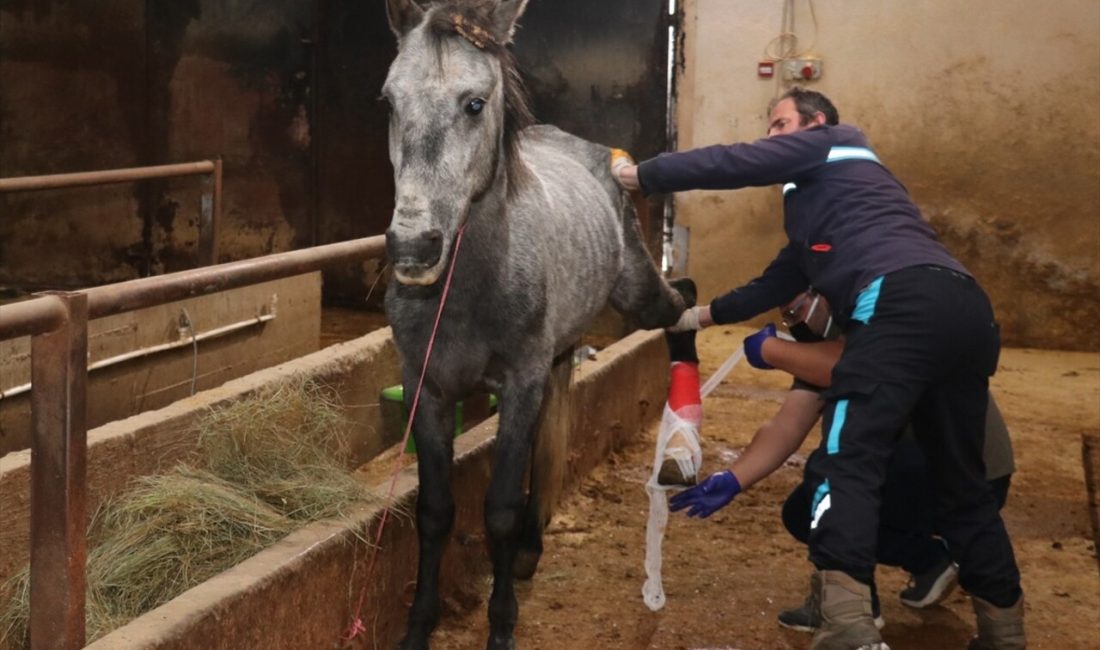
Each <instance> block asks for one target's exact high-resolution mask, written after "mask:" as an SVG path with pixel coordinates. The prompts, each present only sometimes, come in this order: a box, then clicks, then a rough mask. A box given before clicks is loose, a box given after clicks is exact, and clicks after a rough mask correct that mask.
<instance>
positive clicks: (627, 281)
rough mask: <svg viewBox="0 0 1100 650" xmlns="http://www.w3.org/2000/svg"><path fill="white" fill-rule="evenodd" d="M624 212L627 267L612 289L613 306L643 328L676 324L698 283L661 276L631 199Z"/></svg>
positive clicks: (624, 257)
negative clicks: (676, 281)
mask: <svg viewBox="0 0 1100 650" xmlns="http://www.w3.org/2000/svg"><path fill="white" fill-rule="evenodd" d="M623 214H624V217H623V240H624V246H623V267H622V271H621V272H620V274H619V277H618V278H617V279H616V281H615V286H614V287H613V288H612V290H611V296H610V298H609V300H610V302H611V306H612V307H614V308H615V310H616V311H618V312H619V313H621V314H623V315H624V316H627V317H628V318H630V319H632V320H633V321H635V324H636V325H637V326H638V327H641V328H642V329H656V328H660V327H668V326H670V325H674V324H675V323H676V321H677V320H679V318H680V314H682V313H683V312H684V309H686V308H687V307H688V306H690V305H691V304H694V302H695V295H694V294H695V285H694V283H690V282H691V281H690V280H688V283H690V284H688V283H680V284H679V285H678V286H676V287H673V286H671V285H670V284H669V283H668V282H667V281H666V280H665V279H664V278H663V277H661V272H660V271H659V270H658V269H657V265H656V264H654V263H653V259H652V258H651V257H650V256H649V251H648V250H646V247H645V244H644V243H643V241H642V235H641V231H640V230H639V229H638V219H637V217H636V213H635V212H634V206H633V205H632V203H631V202H630V201H623ZM688 294H690V295H688Z"/></svg>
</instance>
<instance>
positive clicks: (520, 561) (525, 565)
mask: <svg viewBox="0 0 1100 650" xmlns="http://www.w3.org/2000/svg"><path fill="white" fill-rule="evenodd" d="M541 557H542V554H541V553H536V552H534V551H518V552H517V553H516V561H515V562H513V563H512V575H513V576H514V577H515V578H516V579H517V580H530V579H531V576H533V575H535V571H536V570H537V569H538V568H539V558H541Z"/></svg>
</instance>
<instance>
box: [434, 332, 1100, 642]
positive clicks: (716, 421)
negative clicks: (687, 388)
mask: <svg viewBox="0 0 1100 650" xmlns="http://www.w3.org/2000/svg"><path fill="white" fill-rule="evenodd" d="M749 331H750V330H748V329H745V328H737V327H730V328H712V329H710V330H707V331H706V332H704V333H703V334H702V335H701V336H700V340H699V343H700V356H701V357H702V360H703V361H702V366H703V375H704V377H706V376H708V375H709V374H710V373H711V372H713V370H714V369H715V368H717V366H718V365H719V364H720V363H721V362H722V361H723V360H724V359H725V358H726V356H728V355H729V354H730V353H731V352H733V351H734V350H735V349H736V347H737V346H738V345H739V344H740V341H741V338H742V337H743V336H744V335H745V334H746V333H748V332H749ZM788 382H789V380H788V379H787V378H786V377H785V376H783V375H782V374H780V373H778V372H760V371H754V370H752V369H751V368H747V367H746V366H744V365H741V366H740V367H738V368H736V369H735V370H734V372H733V374H731V375H730V377H729V378H727V379H726V381H725V382H724V383H723V384H722V385H721V386H719V388H718V389H717V390H716V391H715V392H714V393H713V394H712V395H711V396H710V398H709V399H708V400H707V401H706V402H705V404H704V408H705V410H706V416H705V419H704V425H703V436H704V438H705V443H704V447H703V448H704V458H705V461H704V463H705V467H704V473H709V472H711V471H715V470H718V469H720V468H722V467H725V466H726V465H727V464H728V463H729V462H730V461H731V460H732V459H733V458H735V457H736V455H737V454H738V452H739V450H740V449H742V448H743V447H744V446H745V445H746V444H747V443H748V441H749V439H750V437H751V435H752V433H753V432H754V431H755V429H756V427H757V425H759V424H760V423H761V422H762V421H764V420H765V419H767V418H768V417H770V415H771V414H772V413H773V412H774V411H775V409H776V408H777V407H778V404H779V401H780V400H781V398H782V395H783V392H784V390H785V388H786V387H787V385H788ZM993 391H994V393H995V394H996V395H997V398H998V403H999V404H1000V406H1001V409H1002V411H1003V412H1004V416H1005V419H1006V421H1007V422H1008V425H1009V428H1010V430H1011V432H1012V434H1013V438H1014V441H1015V447H1016V459H1017V464H1018V466H1019V469H1018V472H1017V474H1016V475H1015V478H1014V480H1013V484H1012V490H1011V492H1010V496H1009V501H1008V505H1007V506H1006V509H1005V511H1004V515H1005V520H1006V523H1007V526H1008V529H1009V532H1010V533H1011V535H1012V538H1013V542H1014V544H1015V548H1016V552H1017V557H1018V559H1019V563H1020V567H1021V570H1022V573H1023V577H1024V589H1025V591H1026V594H1027V596H1026V598H1027V603H1026V608H1027V626H1028V635H1029V639H1030V642H1031V645H1030V647H1032V648H1058V649H1066V648H1082V649H1087V648H1091V649H1095V648H1100V573H1098V568H1097V567H1098V565H1097V559H1096V548H1095V545H1094V543H1093V536H1092V531H1091V528H1090V524H1089V519H1088V513H1087V510H1086V499H1087V497H1086V490H1085V485H1084V474H1083V468H1082V462H1081V434H1082V433H1086V432H1092V433H1096V432H1100V355H1098V354H1092V353H1060V352H1045V351H1034V350H1005V351H1004V352H1003V354H1002V357H1001V365H1000V370H999V372H998V373H997V375H996V377H995V378H994V380H993ZM655 435H656V426H654V427H653V428H652V429H651V430H649V431H647V432H646V433H645V435H643V436H639V437H638V439H637V440H636V441H635V442H633V443H631V444H630V445H629V446H627V447H626V448H623V449H620V450H618V451H617V453H616V454H615V455H614V456H613V458H612V460H611V462H610V463H607V464H605V465H603V466H601V467H600V468H598V469H597V470H596V471H595V472H594V473H593V474H592V475H591V476H590V477H589V478H588V479H587V480H586V481H585V482H584V483H583V485H582V486H581V487H580V489H579V490H577V491H576V492H575V493H574V494H573V495H572V496H571V497H570V498H569V499H568V500H567V502H566V503H565V504H564V505H563V506H562V508H561V509H560V511H559V513H558V514H557V515H556V516H555V517H554V520H553V522H552V523H551V526H550V528H549V529H548V531H547V539H546V551H545V555H544V556H543V560H542V565H541V566H540V568H539V573H538V574H537V575H536V576H535V579H534V580H533V581H532V582H530V583H525V584H521V585H520V587H519V600H520V618H519V626H518V631H517V642H518V645H519V646H520V647H521V648H525V649H527V650H531V649H538V648H543V649H546V650H558V649H562V648H570V649H572V648H581V649H587V648H599V649H614V648H622V649H633V648H661V649H666V648H667V649H704V648H708V649H716V650H717V649H723V650H734V649H740V650H750V649H756V648H767V649H775V648H807V647H808V646H809V640H810V639H809V636H808V635H806V634H801V633H798V632H792V631H788V630H785V629H783V628H780V627H779V626H778V625H777V624H776V622H775V616H776V614H777V613H778V612H779V611H780V610H781V609H784V608H786V607H789V606H794V605H797V604H800V603H801V601H802V599H803V598H804V597H805V595H806V593H807V588H808V579H809V573H810V565H809V564H808V563H807V561H806V552H805V549H804V548H802V547H800V545H799V544H798V543H796V542H795V541H793V540H792V539H791V538H790V537H789V536H788V535H787V534H786V532H785V531H784V529H783V527H782V523H781V522H780V519H779V510H780V505H781V504H782V502H783V500H784V499H785V497H786V495H787V493H788V492H789V491H790V489H791V488H792V487H794V485H796V484H797V482H798V481H799V480H800V476H801V469H802V464H803V462H804V458H805V455H806V454H807V453H808V452H809V451H810V450H811V449H812V447H813V446H814V445H816V444H817V441H818V434H816V433H814V434H811V436H810V438H809V439H808V441H807V444H806V445H805V446H804V447H803V449H801V450H800V452H799V453H798V454H796V455H795V456H793V457H792V458H791V459H790V460H789V461H788V462H787V464H786V465H785V466H784V467H783V468H781V469H780V470H779V471H777V472H776V473H775V474H774V475H772V476H771V477H770V478H768V479H767V480H765V481H763V482H762V483H760V484H759V485H757V486H755V487H754V488H753V489H751V490H749V491H748V492H746V493H745V494H743V495H741V496H739V497H738V498H737V499H736V501H735V502H734V503H733V504H731V505H730V506H728V507H727V508H726V509H724V510H722V511H720V512H719V513H717V514H715V515H714V516H712V517H711V518H710V519H709V520H705V521H698V520H688V519H686V518H685V517H683V516H680V515H673V517H672V521H671V522H670V524H669V529H668V534H667V537H666V538H665V552H664V586H665V591H666V595H667V598H668V602H667V605H666V606H665V608H664V609H663V610H661V611H659V612H656V613H654V612H651V611H649V609H647V608H646V607H645V605H644V604H643V603H642V598H641V587H642V583H643V581H644V578H645V572H644V569H643V554H644V539H645V522H646V516H647V508H648V501H647V497H646V494H645V491H644V488H643V484H644V483H645V481H646V479H647V478H648V475H649V472H650V464H651V462H652V453H653V452H652V447H653V443H654V438H655ZM877 579H878V582H879V589H880V593H881V594H882V595H883V598H882V610H883V616H884V618H885V619H886V628H885V629H884V630H883V634H884V637H885V639H886V641H887V642H888V643H889V644H890V646H891V647H892V648H894V650H906V649H910V650H916V649H918V648H963V647H965V646H966V643H967V640H968V639H969V637H970V635H971V632H972V628H973V615H972V613H971V610H970V604H969V601H968V599H967V597H966V596H965V594H963V593H962V592H961V591H956V592H955V594H953V595H952V596H951V597H949V598H948V600H947V601H946V602H945V603H944V604H943V605H942V606H937V607H933V608H931V609H928V610H925V611H917V610H912V609H909V608H906V607H905V606H903V605H902V604H901V603H900V602H899V601H898V600H897V598H896V594H897V592H898V591H899V590H901V589H902V588H904V586H905V580H906V575H905V574H904V573H903V572H902V571H901V570H900V569H895V568H890V567H881V568H880V569H879V571H878V577H877ZM489 588H490V585H489V584H488V583H487V582H481V583H479V584H471V585H469V589H468V594H469V596H470V598H462V599H461V600H462V601H463V605H458V604H456V603H454V602H449V603H447V605H448V607H447V612H446V614H445V616H444V620H443V621H442V623H441V625H440V629H439V630H438V631H437V632H436V635H435V637H434V638H433V647H434V648H438V649H443V650H460V649H466V648H482V647H484V643H485V639H486V636H487V622H486V612H485V601H486V599H487V596H488V592H489Z"/></svg>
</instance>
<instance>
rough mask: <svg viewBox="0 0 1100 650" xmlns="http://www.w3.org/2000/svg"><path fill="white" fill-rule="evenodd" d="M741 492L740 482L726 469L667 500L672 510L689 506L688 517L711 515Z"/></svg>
mask: <svg viewBox="0 0 1100 650" xmlns="http://www.w3.org/2000/svg"><path fill="white" fill-rule="evenodd" d="M740 493H741V483H740V482H738V480H737V477H736V476H734V475H733V472H731V471H729V470H728V469H727V470H724V471H721V472H715V473H714V474H711V475H710V476H708V477H707V478H706V480H704V481H703V482H702V483H700V484H699V485H696V486H695V487H693V488H689V489H687V490H684V491H683V492H681V493H679V494H677V495H676V496H674V497H672V498H671V499H669V501H668V505H669V507H670V508H671V509H672V511H673V512H678V511H680V510H683V509H684V508H687V507H689V506H690V507H691V509H690V510H688V511H687V516H689V517H703V518H704V519H705V518H707V517H709V516H711V515H712V514H714V513H715V511H717V510H718V509H720V508H724V507H725V506H726V504H728V503H729V502H730V501H733V497H735V496H737V495H738V494H740Z"/></svg>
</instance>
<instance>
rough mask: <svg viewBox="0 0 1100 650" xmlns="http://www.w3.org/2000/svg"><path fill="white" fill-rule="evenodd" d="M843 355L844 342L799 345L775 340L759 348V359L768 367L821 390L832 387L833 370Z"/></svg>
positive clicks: (774, 338)
mask: <svg viewBox="0 0 1100 650" xmlns="http://www.w3.org/2000/svg"><path fill="white" fill-rule="evenodd" d="M843 351H844V343H843V342H842V341H821V342H820V343H798V342H796V341H784V340H783V339H780V338H776V337H774V336H772V337H768V338H766V339H764V340H763V342H762V343H761V344H760V355H761V357H763V359H764V361H765V362H766V363H767V364H768V365H770V366H771V367H773V368H776V369H779V370H783V371H785V372H788V373H790V374H792V375H794V376H795V377H797V378H799V379H801V380H802V381H804V382H806V383H807V384H813V385H814V386H820V387H822V388H828V387H829V385H830V384H832V383H833V382H832V376H833V366H835V365H836V362H837V361H839V360H840V354H841V352H843Z"/></svg>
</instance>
